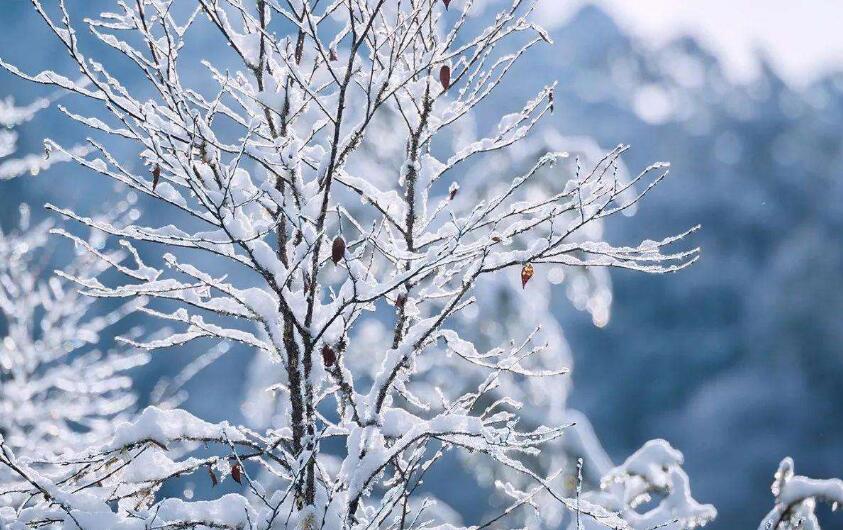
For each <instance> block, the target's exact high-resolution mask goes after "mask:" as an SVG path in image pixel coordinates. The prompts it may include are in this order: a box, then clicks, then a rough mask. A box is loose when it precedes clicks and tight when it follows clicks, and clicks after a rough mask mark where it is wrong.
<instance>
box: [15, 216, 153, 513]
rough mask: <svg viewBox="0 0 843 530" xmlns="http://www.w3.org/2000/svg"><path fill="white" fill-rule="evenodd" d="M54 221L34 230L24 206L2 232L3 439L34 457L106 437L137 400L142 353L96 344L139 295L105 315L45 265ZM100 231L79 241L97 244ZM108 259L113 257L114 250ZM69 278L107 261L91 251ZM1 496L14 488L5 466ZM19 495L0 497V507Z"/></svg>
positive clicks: (100, 268) (74, 265)
mask: <svg viewBox="0 0 843 530" xmlns="http://www.w3.org/2000/svg"><path fill="white" fill-rule="evenodd" d="M51 224H52V223H51V222H50V221H44V222H42V223H40V224H38V225H35V226H30V222H29V211H28V207H26V206H25V205H24V206H21V216H20V222H19V226H18V227H17V229H15V230H10V231H8V232H4V231H2V230H0V437H2V438H3V439H4V441H3V446H4V447H8V448H9V449H13V450H15V451H17V452H18V453H20V454H21V455H24V456H26V457H28V458H31V459H44V458H47V459H49V458H52V457H56V456H57V455H60V454H63V453H65V452H67V451H69V450H82V449H85V448H87V447H88V446H90V444H92V443H95V442H102V441H104V440H107V439H108V438H109V437H110V436H111V435H112V427H113V423H112V422H113V421H115V420H117V419H119V418H121V417H124V416H125V414H126V413H127V411H128V410H129V409H130V408H131V407H132V405H134V403H135V396H134V394H133V392H132V391H131V379H130V378H129V377H128V375H127V373H126V372H128V371H129V370H130V369H132V368H134V367H136V366H138V365H140V364H143V363H144V362H146V360H147V358H148V354H147V353H144V352H140V351H131V350H130V351H128V352H125V351H122V350H116V351H106V352H103V351H101V350H100V346H101V343H102V341H103V340H104V338H106V337H104V335H106V336H107V335H108V334H109V328H111V327H112V326H113V325H114V324H117V323H118V322H120V321H121V320H123V319H124V317H125V316H126V315H128V314H130V313H131V312H133V311H134V310H135V309H136V308H137V307H138V306H140V305H142V304H143V302H144V301H143V299H141V298H139V299H135V300H131V301H128V302H127V303H124V304H122V305H121V306H120V307H117V308H115V309H113V310H111V311H109V312H105V313H104V312H101V311H98V309H99V308H98V307H97V306H94V305H93V304H92V300H91V299H90V298H89V297H86V296H83V295H81V294H80V292H79V290H78V289H77V287H76V286H75V285H73V284H71V283H69V282H68V281H67V280H65V279H62V278H59V277H55V276H53V275H52V274H51V273H52V270H51V269H50V268H49V266H50V264H51V258H52V257H53V256H52V254H53V252H54V251H52V249H51V243H55V242H54V241H52V242H50V238H49V237H48V236H49V231H50V228H51ZM102 236H103V235H102V234H99V235H97V234H93V235H92V237H91V238H90V239H88V240H87V241H86V240H81V239H80V242H83V244H86V245H98V244H99V242H101V241H102ZM107 257H108V258H109V259H111V260H114V261H115V262H117V261H119V260H120V259H121V258H120V255H119V253H115V252H112V253H109V254H108V255H107ZM66 267H67V270H68V271H69V272H71V273H73V274H85V275H89V276H91V277H93V276H96V275H97V274H99V273H100V272H102V271H103V270H105V269H106V268H107V267H108V266H107V265H106V264H105V263H104V262H101V261H100V260H96V259H92V257H91V256H89V255H88V254H87V253H82V254H79V255H77V256H76V258H75V259H73V260H72V262H71V263H69V264H67V265H66ZM0 480H1V481H2V487H0V493H7V492H9V491H12V492H14V491H19V490H20V484H19V483H18V481H17V480H15V477H13V476H12V475H10V473H9V472H8V469H5V468H4V469H2V470H0ZM12 500H18V501H19V500H20V498H19V497H17V496H15V495H2V496H0V505H4V504H6V503H7V502H9V501H12Z"/></svg>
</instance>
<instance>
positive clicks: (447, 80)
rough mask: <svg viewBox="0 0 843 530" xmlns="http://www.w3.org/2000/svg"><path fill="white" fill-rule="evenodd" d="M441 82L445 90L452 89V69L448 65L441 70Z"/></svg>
mask: <svg viewBox="0 0 843 530" xmlns="http://www.w3.org/2000/svg"><path fill="white" fill-rule="evenodd" d="M439 82H440V83H442V88H443V89H445V90H448V89H449V88H451V67H450V66H448V65H447V64H443V65H442V68H440V69H439Z"/></svg>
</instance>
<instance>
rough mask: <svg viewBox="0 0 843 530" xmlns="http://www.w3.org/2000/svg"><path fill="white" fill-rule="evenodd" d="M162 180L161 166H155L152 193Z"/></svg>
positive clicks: (153, 167) (153, 168)
mask: <svg viewBox="0 0 843 530" xmlns="http://www.w3.org/2000/svg"><path fill="white" fill-rule="evenodd" d="M160 179H161V166H159V165H158V164H155V165H154V166H152V191H155V188H156V187H157V186H158V180H160Z"/></svg>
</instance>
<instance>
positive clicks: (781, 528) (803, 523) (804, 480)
mask: <svg viewBox="0 0 843 530" xmlns="http://www.w3.org/2000/svg"><path fill="white" fill-rule="evenodd" d="M772 491H773V497H775V500H776V504H775V506H774V507H773V509H772V510H770V513H768V514H767V516H766V517H764V520H763V521H761V524H760V525H759V526H758V530H797V529H804V530H820V522H819V519H818V518H817V515H816V513H815V510H816V508H817V503H819V502H825V503H828V504H830V505H831V507H832V509H833V510H837V508H838V506H840V504H841V503H843V480H840V479H837V478H835V479H825V480H820V479H814V478H808V477H803V476H801V475H797V474H796V471H795V470H794V465H793V459H792V458H790V457H787V458H785V459H784V460H782V461H781V463H780V464H779V469H778V470H777V471H776V475H775V478H774V479H773V486H772Z"/></svg>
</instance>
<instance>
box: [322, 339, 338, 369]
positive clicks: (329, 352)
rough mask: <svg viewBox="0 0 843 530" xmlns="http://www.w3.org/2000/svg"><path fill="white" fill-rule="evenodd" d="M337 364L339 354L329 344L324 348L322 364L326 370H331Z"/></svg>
mask: <svg viewBox="0 0 843 530" xmlns="http://www.w3.org/2000/svg"><path fill="white" fill-rule="evenodd" d="M335 362H337V352H335V351H334V349H333V348H331V347H330V346H328V345H327V344H325V345H323V346H322V363H323V364H324V365H325V368H330V367H332V366H333V365H334V363H335Z"/></svg>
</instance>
